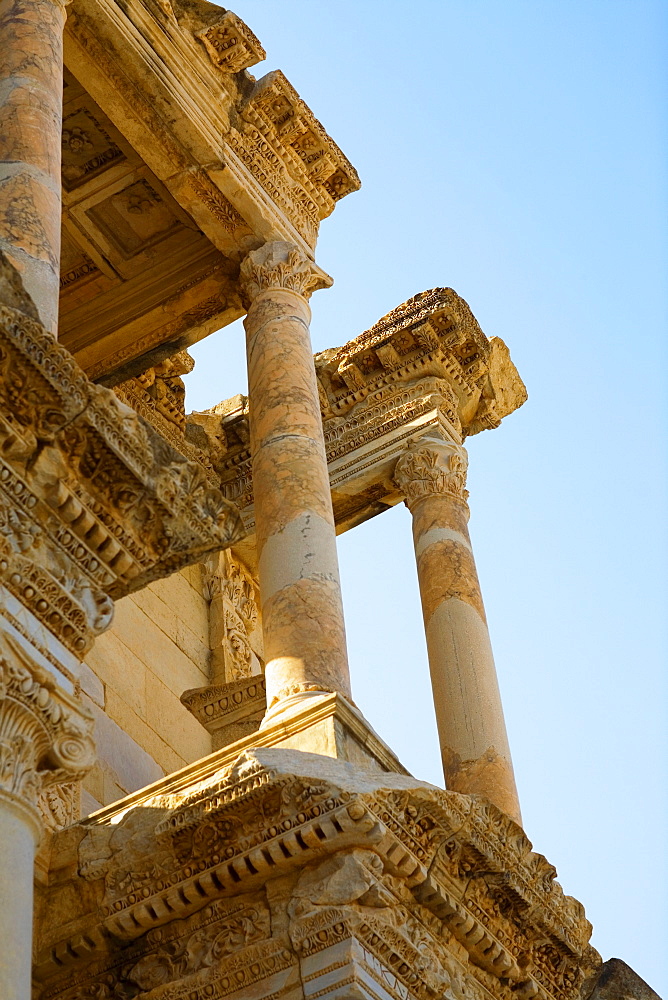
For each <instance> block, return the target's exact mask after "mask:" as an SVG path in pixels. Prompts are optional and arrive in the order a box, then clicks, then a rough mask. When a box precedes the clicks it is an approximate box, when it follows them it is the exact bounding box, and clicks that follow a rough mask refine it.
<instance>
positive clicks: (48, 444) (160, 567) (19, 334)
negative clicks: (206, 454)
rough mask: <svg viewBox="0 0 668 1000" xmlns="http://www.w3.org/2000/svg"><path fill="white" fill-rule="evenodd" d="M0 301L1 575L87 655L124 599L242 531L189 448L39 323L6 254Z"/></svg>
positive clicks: (172, 407)
mask: <svg viewBox="0 0 668 1000" xmlns="http://www.w3.org/2000/svg"><path fill="white" fill-rule="evenodd" d="M0 293H1V294H2V298H3V300H4V301H5V302H8V303H10V304H8V305H4V304H2V303H1V302H0V454H1V461H0V529H1V530H0V579H1V580H2V582H3V583H4V585H5V586H6V587H7V589H8V590H10V591H11V592H12V593H13V594H14V595H15V596H16V597H17V598H18V600H19V601H20V602H21V603H22V604H24V605H26V606H27V607H28V608H29V609H30V611H31V612H32V613H33V614H34V615H35V616H36V617H37V618H38V619H39V620H40V621H42V622H43V623H44V624H45V625H46V626H47V628H48V629H49V630H50V631H52V632H53V633H54V634H55V635H56V636H57V637H58V638H59V639H60V640H61V641H62V642H63V643H64V644H65V645H66V646H67V647H68V648H69V649H71V650H72V651H74V652H75V653H76V654H77V655H83V653H84V652H85V651H86V650H87V649H88V648H89V647H90V644H91V642H92V639H93V637H94V636H95V635H96V634H99V632H101V631H103V630H104V629H105V628H106V627H107V626H108V625H109V623H110V621H111V615H112V610H113V606H112V601H113V600H114V599H115V598H117V597H120V596H122V595H123V594H125V593H128V592H130V591H131V590H133V589H137V588H138V587H141V586H144V585H145V583H147V582H148V581H149V580H150V579H155V578H157V577H160V576H164V575H166V574H167V573H169V572H173V571H174V570H175V569H178V568H179V567H180V566H183V565H186V564H188V563H189V562H193V561H195V560H197V559H199V558H202V556H204V555H206V554H207V552H210V551H216V550H218V549H220V548H221V547H225V546H226V545H227V544H229V543H230V542H232V541H233V540H235V539H236V538H238V537H240V535H241V532H242V526H241V523H240V520H239V517H238V514H237V513H236V511H234V509H233V508H232V507H231V506H230V504H229V503H228V502H227V501H226V500H224V498H223V497H222V495H221V493H220V491H219V490H217V489H216V488H215V486H214V485H213V483H212V482H211V481H210V480H211V479H212V478H213V477H212V475H211V473H209V474H208V476H207V472H206V469H205V468H204V467H203V466H202V464H200V463H195V462H193V461H190V460H189V459H188V458H187V457H186V456H185V455H184V454H183V451H187V448H184V449H183V451H181V450H178V449H177V448H176V447H174V445H173V444H172V443H171V442H170V441H168V440H167V439H166V438H165V437H163V436H162V435H161V434H159V433H158V431H156V430H155V429H154V427H153V426H152V425H151V424H149V423H148V422H146V420H144V419H142V417H141V416H139V415H138V414H137V413H136V412H135V411H134V410H133V409H131V408H130V407H129V406H127V405H125V404H124V403H123V402H121V400H120V399H119V398H118V397H117V396H116V395H115V394H114V393H113V392H112V391H111V390H109V389H106V388H104V387H103V386H99V385H95V384H93V383H91V382H90V381H89V380H88V379H87V378H86V376H85V375H84V373H83V372H82V371H81V369H80V368H79V367H78V365H77V364H76V362H75V361H74V360H73V358H72V356H71V355H70V354H69V353H68V351H67V350H65V349H64V348H63V347H62V346H61V345H60V344H58V343H57V342H55V341H54V340H53V338H52V337H51V336H50V335H49V334H48V333H47V332H46V331H45V330H44V328H43V327H42V326H41V324H40V323H39V322H37V321H36V320H35V319H33V318H32V316H33V315H34V307H32V306H31V303H30V302H29V299H28V298H27V296H26V293H25V292H24V291H23V289H22V286H21V283H20V279H18V276H17V274H16V272H15V270H14V268H13V267H12V265H11V264H10V263H9V262H8V261H6V259H4V258H0ZM177 365H178V362H177ZM160 377H162V380H163V383H164V384H163V391H162V393H161V395H160V400H161V406H162V410H163V413H162V415H163V417H164V414H165V412H169V413H170V415H171V416H172V417H174V418H176V419H178V418H179V410H178V405H179V404H178V403H177V402H176V397H177V396H178V388H179V385H178V379H179V376H178V375H176V373H175V371H174V367H173V365H172V366H171V367H170V366H169V365H166V367H165V366H163V368H162V370H161V372H160V373H159V376H158V378H160ZM170 392H171V396H170V395H169V393H170ZM165 422H167V421H166V418H165Z"/></svg>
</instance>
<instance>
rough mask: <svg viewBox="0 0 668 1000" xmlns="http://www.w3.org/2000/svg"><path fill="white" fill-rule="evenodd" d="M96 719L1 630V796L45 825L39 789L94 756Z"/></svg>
mask: <svg viewBox="0 0 668 1000" xmlns="http://www.w3.org/2000/svg"><path fill="white" fill-rule="evenodd" d="M92 730H93V719H92V717H91V716H90V715H89V714H88V713H87V712H86V710H85V709H84V708H83V706H82V705H80V704H79V703H78V702H77V701H76V699H75V698H73V697H72V696H71V695H68V694H67V693H66V692H64V691H62V690H61V689H60V688H58V687H57V686H56V684H55V682H54V680H53V679H52V678H51V677H50V676H49V675H48V674H47V673H46V671H44V670H43V669H42V668H41V667H40V666H39V665H38V664H37V663H36V662H35V661H34V660H33V658H32V657H31V656H30V654H29V652H28V651H27V650H26V649H24V647H23V646H22V645H20V644H19V642H18V641H17V640H15V639H13V638H12V637H11V636H9V635H7V634H0V800H1V799H5V800H6V801H7V800H9V802H10V803H11V804H12V805H14V807H15V808H18V809H22V810H23V812H24V814H25V813H27V814H28V815H29V816H30V818H31V819H32V821H33V824H34V825H35V826H36V831H37V832H39V830H40V829H41V819H40V803H39V800H40V795H41V794H42V792H45V791H46V790H47V789H49V788H53V787H54V786H55V785H61V784H64V783H66V782H72V781H76V780H78V779H79V778H81V777H83V775H84V774H85V773H86V771H88V770H89V769H90V767H91V766H92V764H93V763H94V760H95V746H94V743H93V738H92Z"/></svg>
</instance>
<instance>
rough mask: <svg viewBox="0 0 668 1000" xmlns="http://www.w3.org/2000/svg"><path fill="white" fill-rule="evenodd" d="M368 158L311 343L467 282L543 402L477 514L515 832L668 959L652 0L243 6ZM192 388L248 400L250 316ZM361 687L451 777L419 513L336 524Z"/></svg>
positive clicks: (270, 0) (192, 395)
mask: <svg viewBox="0 0 668 1000" xmlns="http://www.w3.org/2000/svg"><path fill="white" fill-rule="evenodd" d="M233 9H234V10H235V12H236V13H237V14H239V16H240V17H242V18H243V19H244V20H245V21H246V22H247V23H248V24H249V25H250V27H251V28H252V29H253V30H254V31H255V33H256V34H257V35H258V37H259V38H260V39H261V41H262V43H263V44H264V46H265V48H266V50H267V54H268V56H267V60H266V62H265V63H263V64H261V65H260V66H257V67H255V68H254V70H253V72H254V73H255V75H256V76H258V77H259V76H261V75H263V74H264V73H265V72H268V71H269V70H270V69H276V68H280V69H282V70H283V71H284V72H285V73H286V75H287V77H288V79H289V80H290V81H291V82H292V84H293V85H294V86H295V87H296V89H297V90H298V91H299V93H300V94H301V96H302V97H303V98H304V99H305V100H306V102H307V104H309V106H310V107H311V108H312V110H313V111H314V112H315V114H316V115H317V117H319V118H320V120H321V121H322V122H323V124H324V125H325V127H326V128H327V130H328V131H329V132H330V134H331V135H332V136H333V137H334V139H335V140H336V141H337V142H338V143H339V145H340V146H341V148H342V149H343V150H344V152H345V153H346V154H347V155H348V156H349V158H350V159H351V161H352V162H353V163H354V164H355V166H356V167H357V169H358V170H359V173H360V176H361V179H362V185H363V186H362V190H361V191H360V192H359V193H358V194H354V195H351V196H349V197H348V198H346V199H345V200H344V201H343V202H341V203H340V204H339V206H338V207H337V209H336V211H335V213H334V215H333V216H332V217H331V218H330V219H328V220H326V221H325V222H324V223H323V225H322V228H321V236H320V241H319V244H318V254H317V259H318V262H319V263H320V265H321V266H322V267H324V268H325V270H327V271H328V272H329V273H330V274H331V275H332V276H333V277H334V279H335V285H334V287H333V288H332V289H331V290H329V291H323V292H317V293H316V294H315V295H314V297H313V299H312V306H313V325H312V337H313V346H314V350H322V349H324V348H326V347H332V346H338V345H340V344H343V343H344V342H345V341H347V340H349V339H350V338H352V337H355V336H357V335H358V334H359V333H361V332H362V331H363V330H364V329H366V328H367V327H369V326H371V325H372V324H373V323H374V322H375V321H376V320H377V319H378V318H380V316H382V315H383V314H384V313H386V312H388V311H389V310H390V309H391V308H393V307H394V306H396V305H398V304H399V303H400V302H402V301H404V300H405V299H407V298H408V297H409V296H411V295H413V294H415V293H416V292H419V291H422V290H423V289H425V288H431V287H434V286H436V285H450V286H451V287H453V288H454V289H455V290H456V291H457V292H458V293H459V294H460V295H462V296H463V297H464V298H465V299H466V300H467V301H468V303H469V304H470V306H471V308H472V309H473V312H474V313H475V315H476V317H477V318H478V321H479V322H480V325H481V326H482V328H483V330H484V331H485V332H486V333H487V335H488V336H489V337H492V336H500V337H502V338H503V339H504V340H505V341H506V343H507V344H508V345H509V347H510V350H511V353H512V356H513V359H514V361H515V363H516V365H517V367H518V369H519V371H520V374H521V375H522V377H523V378H524V380H525V382H526V384H527V387H528V390H529V401H528V403H526V405H525V406H524V407H522V409H521V410H519V411H518V412H517V413H515V414H513V415H511V416H510V417H509V418H507V419H506V421H505V422H504V424H503V425H502V426H501V427H500V428H499V429H498V430H495V431H493V432H491V433H490V432H488V431H486V432H484V433H483V434H480V435H478V436H476V437H473V438H471V439H469V441H468V442H467V446H468V450H469V460H470V472H469V484H468V485H469V489H470V493H471V499H470V505H471V522H470V530H471V535H472V539H473V545H474V550H475V553H476V558H477V562H478V570H479V575H480V578H481V583H482V588H483V594H484V597H485V602H486V606H487V614H488V620H489V624H490V629H491V634H492V643H493V646H494V650H495V655H496V660H497V668H498V672H499V678H500V683H501V689H502V695H503V699H504V706H505V711H506V720H507V725H508V730H509V736H510V742H511V747H512V749H513V755H514V760H515V769H516V775H517V781H518V786H519V791H520V798H521V803H522V810H523V814H524V821H525V828H526V831H527V834H528V836H529V837H530V839H531V840H532V841H533V844H534V847H535V849H536V850H538V851H540V852H541V853H543V854H545V855H546V856H547V857H548V858H549V860H550V861H551V862H552V863H553V864H554V865H555V866H556V867H557V870H558V872H559V880H560V882H561V884H562V885H563V887H564V889H565V891H566V892H567V893H570V894H572V895H574V896H577V897H578V898H579V899H580V900H581V901H582V902H583V903H584V905H585V907H586V910H587V914H588V916H589V918H590V920H591V921H592V923H593V924H594V936H593V944H594V945H595V947H597V948H598V949H599V951H600V952H601V953H602V955H603V957H604V958H606V959H607V958H609V957H611V956H616V957H619V958H622V959H624V960H625V961H626V962H628V963H629V964H630V965H631V966H633V968H635V970H636V971H637V972H638V973H639V974H640V975H641V976H643V977H644V978H645V979H646V980H647V981H648V982H649V983H650V985H651V986H652V987H653V988H654V989H656V990H657V991H658V992H659V993H661V992H662V991H663V992H664V995H666V992H668V970H667V969H666V965H665V955H666V951H667V949H666V940H667V939H668V927H667V926H666V899H668V879H667V878H666V861H665V858H666V813H667V810H666V784H667V782H666V777H667V770H666V765H667V762H668V744H667V742H666V736H665V731H666V683H665V667H666V661H667V656H666V653H667V647H668V642H667V638H666V630H665V625H662V624H661V619H662V617H663V618H664V619H665V612H666V607H667V605H668V602H667V600H666V598H667V597H668V594H667V592H666V553H667V549H668V546H667V545H666V529H665V484H666V462H665V452H666V448H665V443H666V396H665V369H666V346H665V344H666V341H665V331H666V317H667V313H668V310H667V309H666V305H667V300H668V297H667V295H666V275H667V273H668V271H667V264H668V260H667V257H668V252H667V242H666V227H665V223H664V221H663V220H665V218H666V191H667V185H666V134H667V133H666V117H667V115H666V74H665V65H666V64H665V59H666V57H665V53H666V52H667V51H668V49H667V48H666V42H667V40H668V39H667V34H668V32H667V31H666V27H667V22H668V5H667V4H665V3H658V2H656V3H655V2H650V0H412V2H411V3H399V2H396V0H385V2H381V0H337V2H336V3H334V4H325V3H321V2H319V0H280V2H278V0H237V2H236V4H235V5H234V6H233ZM192 353H193V355H194V357H195V358H196V360H197V362H198V365H197V367H196V369H195V372H194V373H193V375H191V376H189V378H188V392H189V395H188V404H189V406H190V408H192V409H201V408H204V407H206V406H210V405H212V404H213V403H215V402H218V401H219V400H220V399H223V398H226V397H227V396H231V395H233V394H234V393H236V392H240V391H245V385H246V377H245V366H244V354H243V330H242V328H241V326H240V324H235V325H234V326H232V327H229V328H227V329H226V330H224V331H222V332H220V333H218V334H215V335H213V336H212V337H210V338H208V339H207V340H206V341H204V342H203V343H202V344H200V345H198V346H197V347H196V348H194V349H193V351H192ZM339 552H340V561H341V571H342V584H343V593H344V602H345V608H346V616H347V627H348V641H349V652H350V661H351V671H352V678H353V688H354V694H355V698H356V701H357V703H358V704H359V706H360V707H361V709H362V710H363V711H364V713H365V714H366V716H367V718H368V719H369V721H370V722H371V724H372V725H373V726H374V727H375V728H376V729H377V731H378V732H379V733H380V734H381V735H382V736H383V737H384V738H385V740H386V741H387V742H388V743H390V745H391V746H392V747H393V749H394V750H395V751H396V753H397V754H398V756H399V757H400V758H401V759H402V761H403V762H404V764H405V765H406V766H407V767H408V768H409V769H410V770H411V771H412V773H413V774H415V775H416V776H417V777H419V778H423V779H426V780H429V781H433V782H435V783H437V784H438V783H441V782H442V774H441V770H440V761H439V752H438V743H437V738H436V727H435V721H434V714H433V708H432V705H431V695H430V687H429V677H428V667H427V656H426V649H425V643H424V632H423V628H422V621H421V615H420V604H419V597H418V589H417V580H416V574H415V565H414V558H413V550H412V542H411V533H410V516H409V514H408V511H407V510H406V509H405V508H404V507H398V508H394V509H393V510H392V511H390V512H387V513H385V514H383V515H381V516H380V517H377V518H375V519H374V520H372V521H370V522H367V524H365V525H363V526H361V527H359V528H356V529H355V530H354V531H352V532H350V533H349V534H347V535H345V536H343V537H342V538H341V539H340V540H339Z"/></svg>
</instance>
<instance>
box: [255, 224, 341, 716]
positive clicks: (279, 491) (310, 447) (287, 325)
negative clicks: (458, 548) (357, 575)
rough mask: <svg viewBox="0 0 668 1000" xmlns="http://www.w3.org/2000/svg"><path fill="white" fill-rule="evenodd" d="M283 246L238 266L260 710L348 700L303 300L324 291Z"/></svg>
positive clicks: (305, 263) (318, 275)
mask: <svg viewBox="0 0 668 1000" xmlns="http://www.w3.org/2000/svg"><path fill="white" fill-rule="evenodd" d="M324 277H326V276H323V275H322V272H320V271H318V269H317V268H316V267H315V265H313V263H312V262H311V261H309V260H308V258H307V257H306V256H305V255H304V254H302V253H301V251H299V250H297V248H296V247H294V246H292V245H291V244H289V243H280V242H277V243H270V244H265V246H264V247H261V248H260V249H259V250H256V251H253V252H252V253H250V254H249V256H248V257H247V258H246V260H245V261H244V264H243V266H242V280H243V281H244V284H245V291H246V295H247V297H248V299H249V300H250V303H251V304H250V308H249V310H248V315H247V317H246V320H245V327H246V337H247V357H248V392H249V409H250V427H251V452H252V459H253V489H254V498H255V499H254V502H255V518H256V527H257V535H256V537H257V553H258V575H259V583H260V595H261V600H262V626H263V637H264V653H265V661H266V683H267V705H268V708H269V713H270V715H272V717H273V716H274V715H275V712H272V708H273V707H274V706H275V705H276V704H277V703H279V702H280V706H279V708H280V707H281V706H286V705H287V704H289V702H288V701H286V699H289V700H290V701H294V700H295V699H297V698H303V697H305V696H307V695H308V694H309V693H310V694H314V693H315V694H317V693H322V692H327V691H338V692H341V693H342V694H344V695H346V696H348V697H349V696H350V679H349V674H348V660H347V653H346V640H345V629H344V621H343V606H342V601H341V589H340V583H339V571H338V558H337V552H336V538H335V530H334V515H333V513H332V500H331V494H330V487H329V475H328V471H327V457H326V453H325V443H324V437H323V429H322V418H321V414H320V404H319V400H318V388H317V381H316V375H315V367H314V364H313V354H312V349H311V339H310V333H309V323H310V319H311V311H310V308H309V305H308V302H307V297H308V295H309V294H310V293H311V291H313V290H314V289H315V288H317V287H322V286H323V284H325V283H326V282H325V281H324V280H323V278H324Z"/></svg>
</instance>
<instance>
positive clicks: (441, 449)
mask: <svg viewBox="0 0 668 1000" xmlns="http://www.w3.org/2000/svg"><path fill="white" fill-rule="evenodd" d="M466 466H467V458H466V451H465V449H464V448H462V447H461V446H459V445H457V444H454V443H451V442H448V441H445V440H443V439H440V438H434V439H431V438H423V439H421V440H420V441H419V442H418V443H416V444H414V445H413V446H412V447H410V448H409V449H408V451H407V452H405V453H404V455H403V456H402V457H401V458H400V459H399V462H398V463H397V466H396V469H395V480H396V482H397V484H398V485H399V487H400V488H401V489H402V491H403V492H404V495H405V497H406V504H407V506H408V507H409V509H410V511H411V513H412V515H413V542H414V545H415V556H416V560H417V570H418V580H419V585H420V596H421V599H422V613H423V617H424V624H425V632H426V639H427V651H428V656H429V668H430V673H431V680H432V689H433V696H434V706H435V710H436V722H437V725H438V732H439V741H440V746H441V756H442V760H443V771H444V775H445V782H446V787H447V788H448V789H451V790H453V791H457V792H465V793H467V794H478V795H484V796H485V797H486V798H488V799H489V800H490V801H491V802H494V803H495V805H497V806H498V807H499V808H500V809H503V811H504V812H505V813H507V814H508V815H509V816H511V817H512V818H513V819H514V820H516V821H517V822H518V823H521V815H520V808H519V801H518V797H517V789H516V786H515V778H514V774H513V766H512V761H511V757H510V749H509V746H508V738H507V735H506V726H505V722H504V718H503V708H502V705H501V696H500V693H499V686H498V681H497V676H496V668H495V666H494V658H493V654H492V648H491V643H490V639H489V632H488V629H487V620H486V617H485V609H484V606H483V601H482V595H481V592H480V584H479V582H478V575H477V572H476V566H475V561H474V558H473V551H472V548H471V540H470V538H469V533H468V527H467V522H468V517H469V510H468V506H467V504H466V497H467V495H468V494H467V492H466V490H465V489H464V483H465V480H466Z"/></svg>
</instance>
